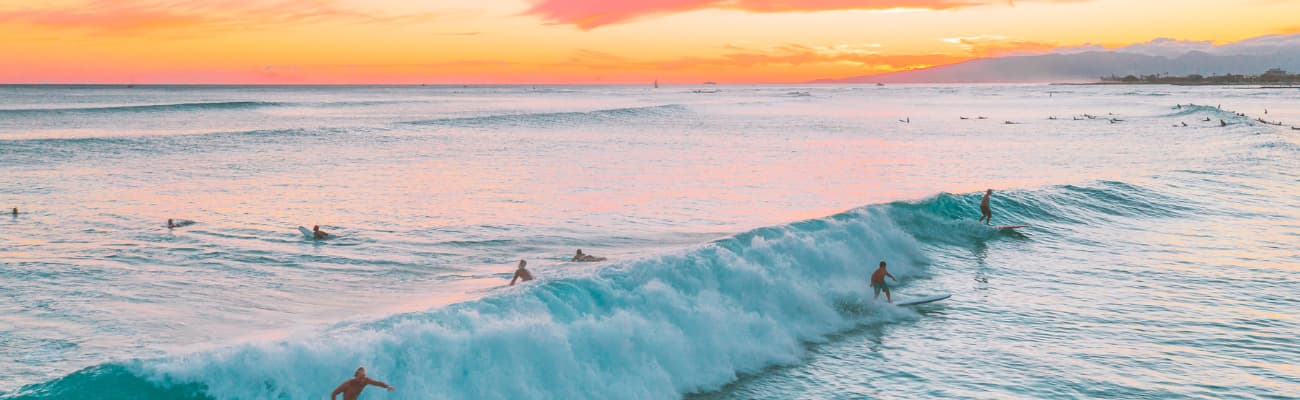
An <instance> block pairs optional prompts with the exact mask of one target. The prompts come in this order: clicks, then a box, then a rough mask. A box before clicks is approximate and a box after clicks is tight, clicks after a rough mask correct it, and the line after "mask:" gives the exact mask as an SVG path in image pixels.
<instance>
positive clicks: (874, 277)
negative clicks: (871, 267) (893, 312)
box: [871, 261, 898, 303]
mask: <svg viewBox="0 0 1300 400" xmlns="http://www.w3.org/2000/svg"><path fill="white" fill-rule="evenodd" d="M886 276H888V277H889V279H893V280H894V282H898V278H895V277H894V275H892V274H890V273H889V271H886V270H885V262H884V261H881V262H880V268H876V272H873V273H871V291H872V292H874V293H875V294H874V295H873V296H871V299H872V300H875V299H878V298H880V291H882V290H883V291H885V301H887V302H890V303H893V302H894V299H893V297H891V295H890V294H889V285H888V284H886V283H885V277H886Z"/></svg>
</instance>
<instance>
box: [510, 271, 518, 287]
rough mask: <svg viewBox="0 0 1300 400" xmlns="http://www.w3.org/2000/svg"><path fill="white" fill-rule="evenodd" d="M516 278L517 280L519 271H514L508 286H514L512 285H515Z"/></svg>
mask: <svg viewBox="0 0 1300 400" xmlns="http://www.w3.org/2000/svg"><path fill="white" fill-rule="evenodd" d="M517 280H519V271H515V277H514V278H510V286H514V285H515V281H517Z"/></svg>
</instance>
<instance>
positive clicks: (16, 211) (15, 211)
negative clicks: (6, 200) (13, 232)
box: [14, 207, 18, 217]
mask: <svg viewBox="0 0 1300 400" xmlns="http://www.w3.org/2000/svg"><path fill="white" fill-rule="evenodd" d="M14 216H15V217H17V216H18V207H14Z"/></svg>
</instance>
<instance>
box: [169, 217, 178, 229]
mask: <svg viewBox="0 0 1300 400" xmlns="http://www.w3.org/2000/svg"><path fill="white" fill-rule="evenodd" d="M175 227H176V223H175V222H172V219H171V218H168V219H167V229H172V228H175Z"/></svg>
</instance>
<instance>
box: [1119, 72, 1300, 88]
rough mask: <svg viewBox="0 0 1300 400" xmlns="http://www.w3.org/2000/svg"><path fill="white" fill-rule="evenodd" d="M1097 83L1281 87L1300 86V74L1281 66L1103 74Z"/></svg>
mask: <svg viewBox="0 0 1300 400" xmlns="http://www.w3.org/2000/svg"><path fill="white" fill-rule="evenodd" d="M1096 84H1102V85H1140V84H1158V85H1269V86H1281V87H1300V74H1290V73H1287V71H1284V70H1282V69H1281V68H1273V69H1270V70H1268V71H1265V72H1264V73H1263V74H1259V75H1239V74H1224V75H1218V74H1214V75H1210V76H1203V75H1200V74H1191V75H1186V76H1169V74H1152V75H1140V76H1139V75H1126V76H1122V77H1121V76H1117V75H1111V76H1103V77H1101V81H1099V82H1097V83H1096Z"/></svg>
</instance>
